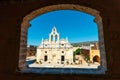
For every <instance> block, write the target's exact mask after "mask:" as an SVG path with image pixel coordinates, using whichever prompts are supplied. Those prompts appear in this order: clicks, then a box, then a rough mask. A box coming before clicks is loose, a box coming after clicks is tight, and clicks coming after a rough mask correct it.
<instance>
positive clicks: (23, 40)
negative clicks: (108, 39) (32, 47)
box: [19, 4, 107, 70]
mask: <svg viewBox="0 0 120 80" xmlns="http://www.w3.org/2000/svg"><path fill="white" fill-rule="evenodd" d="M65 9H69V10H77V11H81V12H85V13H88V14H91V15H93V16H95V20H94V21H95V22H96V23H97V25H98V32H99V47H100V56H101V58H100V60H101V65H102V66H103V67H104V68H105V69H107V65H106V54H105V46H104V37H103V25H102V18H101V17H100V15H99V13H100V12H99V11H97V10H95V9H92V8H89V7H85V6H80V5H75V4H59V5H51V6H46V7H43V8H40V9H37V10H35V11H33V12H31V13H30V14H28V15H27V16H25V17H24V18H23V21H22V24H21V37H20V52H19V68H20V69H21V70H22V69H25V66H26V64H25V61H26V52H27V47H26V45H27V31H28V28H29V27H30V23H29V22H30V20H32V19H33V18H35V17H37V16H39V15H41V14H44V13H47V12H50V11H55V10H65Z"/></svg>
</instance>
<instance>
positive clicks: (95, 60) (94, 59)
mask: <svg viewBox="0 0 120 80" xmlns="http://www.w3.org/2000/svg"><path fill="white" fill-rule="evenodd" d="M93 62H98V63H100V57H99V56H98V55H95V56H94V57H93Z"/></svg>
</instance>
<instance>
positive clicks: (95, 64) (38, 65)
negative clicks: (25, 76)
mask: <svg viewBox="0 0 120 80" xmlns="http://www.w3.org/2000/svg"><path fill="white" fill-rule="evenodd" d="M33 60H35V57H34V56H33V57H29V58H27V61H28V62H29V63H30V62H31V61H33ZM82 60H83V59H82ZM98 66H99V63H94V64H92V63H91V64H88V63H86V61H84V60H83V62H82V64H72V65H71V64H49V63H44V64H37V63H36V62H33V63H31V64H29V65H28V67H30V68H43V67H46V68H48V67H49V68H93V69H97V68H98Z"/></svg>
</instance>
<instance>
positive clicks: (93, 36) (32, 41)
mask: <svg viewBox="0 0 120 80" xmlns="http://www.w3.org/2000/svg"><path fill="white" fill-rule="evenodd" d="M94 18H95V17H94V16H92V15H90V14H87V13H83V12H80V11H75V10H57V11H52V12H48V13H45V14H42V15H39V16H37V17H36V18H34V19H32V20H31V21H30V24H31V26H30V27H29V29H28V42H27V44H28V45H36V46H38V45H40V43H41V40H42V38H43V39H48V38H49V33H51V31H52V28H53V27H54V26H55V27H56V29H57V31H58V33H59V34H60V38H66V37H67V38H68V41H69V42H70V43H76V42H85V41H98V29H97V24H96V23H95V22H94Z"/></svg>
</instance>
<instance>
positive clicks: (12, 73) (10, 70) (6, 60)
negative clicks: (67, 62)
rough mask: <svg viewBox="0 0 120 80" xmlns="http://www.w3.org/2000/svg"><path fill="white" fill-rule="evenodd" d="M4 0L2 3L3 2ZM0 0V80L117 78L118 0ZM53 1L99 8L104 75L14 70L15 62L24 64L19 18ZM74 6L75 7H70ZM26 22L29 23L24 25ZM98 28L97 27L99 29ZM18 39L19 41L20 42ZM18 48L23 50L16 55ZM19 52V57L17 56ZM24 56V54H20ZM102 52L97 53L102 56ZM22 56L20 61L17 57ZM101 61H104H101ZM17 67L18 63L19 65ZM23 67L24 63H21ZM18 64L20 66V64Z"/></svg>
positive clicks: (109, 79)
mask: <svg viewBox="0 0 120 80" xmlns="http://www.w3.org/2000/svg"><path fill="white" fill-rule="evenodd" d="M5 1H6V2H5ZM5 1H3V3H4V4H2V3H0V37H1V39H0V51H1V56H0V80H40V79H41V80H42V79H48V80H53V79H54V80H55V79H60V80H68V79H70V80H80V79H81V80H119V79H120V76H119V75H120V65H119V64H120V62H119V61H120V57H119V56H120V54H119V52H120V51H119V44H120V27H119V25H120V23H119V18H120V16H119V14H120V2H119V0H111V1H110V0H109V1H107V0H89V1H88V0H36V1H30V2H29V1H26V2H24V1H22V2H19V1H18V0H17V1H14V0H11V1H13V2H9V1H10V0H9V1H8V2H7V0H5ZM56 4H77V5H82V6H86V7H90V8H93V9H96V10H98V11H100V16H101V17H102V21H103V33H101V35H102V36H103V35H104V36H103V37H104V41H105V42H104V43H101V45H102V44H105V52H106V57H107V71H106V74H105V75H67V76H66V75H38V74H31V73H29V74H22V73H18V72H16V70H17V68H18V65H19V64H23V63H24V57H25V55H24V54H25V52H26V48H20V46H26V45H23V44H22V43H24V42H26V41H24V40H23V38H25V37H27V36H25V35H27V32H24V33H25V34H23V33H20V32H21V31H24V29H26V28H25V27H23V28H22V29H21V23H22V22H23V18H24V17H25V16H26V15H27V14H29V13H31V12H32V11H34V10H37V9H39V8H42V7H45V6H50V5H56ZM73 8H76V7H73ZM28 25H29V24H28ZM100 29H101V28H100ZM22 34H23V37H20V36H21V35H22ZM20 42H21V44H20ZM19 49H22V50H21V51H23V53H21V54H19V51H20V50H19ZM19 55H20V56H19ZM22 55H24V56H22ZM104 56H105V55H103V56H101V57H104ZM20 58H22V60H23V61H22V60H21V61H19V59H20ZM103 63H104V62H103ZM20 66H21V65H20ZM23 66H24V65H23ZM23 66H22V67H23Z"/></svg>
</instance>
